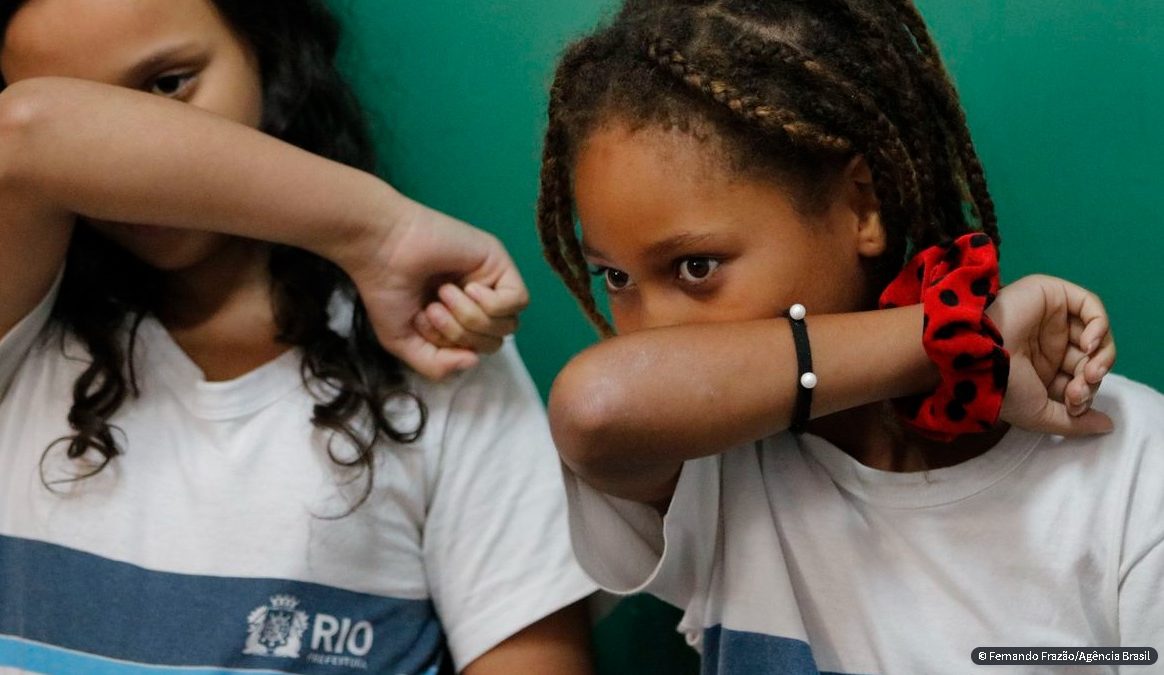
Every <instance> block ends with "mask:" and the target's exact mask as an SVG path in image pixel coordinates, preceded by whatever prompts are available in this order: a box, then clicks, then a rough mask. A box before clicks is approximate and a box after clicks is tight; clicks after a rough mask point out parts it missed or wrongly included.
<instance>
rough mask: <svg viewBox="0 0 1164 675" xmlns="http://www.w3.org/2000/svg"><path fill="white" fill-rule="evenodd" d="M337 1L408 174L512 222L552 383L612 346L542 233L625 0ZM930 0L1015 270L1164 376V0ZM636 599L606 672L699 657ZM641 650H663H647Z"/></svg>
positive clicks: (611, 630) (670, 665)
mask: <svg viewBox="0 0 1164 675" xmlns="http://www.w3.org/2000/svg"><path fill="white" fill-rule="evenodd" d="M334 4H335V6H336V7H337V9H338V10H339V12H340V14H341V16H342V17H343V18H344V19H345V20H346V21H347V23H348V25H349V28H350V31H351V35H350V37H351V39H350V41H349V44H348V46H347V51H346V54H345V59H346V63H347V64H348V72H349V73H350V75H351V76H352V79H353V81H354V82H355V84H356V85H357V88H358V90H359V92H360V93H361V96H362V98H363V99H364V100H365V102H366V103H367V105H368V107H369V108H370V109H371V111H372V113H373V115H374V119H375V123H376V126H377V128H376V132H377V138H378V140H379V143H380V146H381V152H382V157H383V160H384V165H385V167H386V168H387V172H388V174H389V175H390V177H391V179H392V180H393V182H394V183H396V185H397V186H398V187H400V188H401V189H402V190H404V191H405V192H407V193H408V194H410V195H412V196H413V197H416V198H418V199H420V200H422V201H425V202H427V203H429V204H431V205H432V206H435V207H437V208H440V209H443V210H446V211H448V212H450V213H452V214H454V215H456V216H458V217H461V218H464V219H466V220H468V221H470V222H473V223H475V224H477V225H479V226H481V227H483V228H486V229H488V230H490V231H492V232H494V233H496V234H498V235H499V236H500V237H501V238H502V239H503V240H504V241H505V243H506V244H507V246H509V248H510V250H511V251H512V252H513V253H514V256H515V258H516V259H517V261H518V263H519V265H520V266H521V268H522V269H523V271H524V273H525V276H526V280H527V282H528V283H529V285H530V288H531V290H532V292H533V298H534V301H533V304H532V306H531V308H530V310H529V311H528V312H527V314H526V315H525V316H524V317H523V323H522V329H521V332H520V334H519V336H518V341H519V344H520V346H521V348H522V351H523V353H524V355H525V358H526V362H527V364H528V365H529V368H530V370H531V371H532V373H533V375H534V379H535V380H536V381H537V382H538V385H539V387H541V389H542V392H543V393H545V392H546V391H547V389H548V387H549V384H550V382H551V381H552V379H553V376H554V374H555V373H556V372H557V371H558V369H559V368H560V367H561V366H562V364H564V363H565V362H566V360H567V359H568V358H569V357H570V355H572V354H574V353H576V352H577V351H579V350H580V349H582V348H583V347H585V346H586V345H587V344H589V343H590V342H591V341H592V340H593V332H592V331H591V329H590V328H589V327H588V326H587V325H586V324H585V323H584V322H583V321H582V319H581V318H580V317H579V314H578V312H577V311H576V310H575V308H574V305H573V302H572V301H571V300H570V299H569V297H568V296H567V294H566V293H565V291H563V290H562V289H561V288H560V284H559V283H558V282H557V281H556V279H555V278H554V277H553V276H552V274H551V272H550V271H549V268H548V267H547V266H546V265H545V263H543V262H542V259H541V256H540V253H539V250H538V244H537V241H536V236H535V233H534V225H533V219H534V216H533V213H534V202H535V199H536V196H537V172H538V157H539V143H540V135H541V132H542V128H543V125H544V106H545V101H546V90H547V88H548V85H549V79H550V73H551V67H552V63H553V60H554V58H555V56H556V55H557V54H558V53H559V51H560V50H561V48H562V46H563V45H564V44H565V42H566V41H567V40H568V39H569V38H570V36H573V35H576V34H578V33H580V32H581V31H583V30H585V29H587V28H588V27H590V26H592V25H594V23H595V22H596V21H597V20H598V19H599V17H601V16H603V15H605V14H608V13H609V12H610V10H611V8H613V7H614V6H615V3H614V2H611V1H610V0H604V1H602V2H589V1H587V0H574V1H567V0H505V1H500V0H474V1H472V2H466V0H425V1H424V2H402V1H400V0H335V1H334ZM919 5H920V7H921V9H922V11H923V13H924V14H925V15H926V17H927V19H928V20H929V22H930V25H931V27H932V29H933V33H934V35H935V37H936V39H937V40H938V42H939V43H940V45H941V47H942V49H943V52H944V55H945V57H946V60H947V63H948V64H949V66H950V68H951V70H952V72H953V73H954V76H955V79H956V80H957V83H958V86H959V89H960V91H961V92H962V95H963V101H964V104H965V107H966V109H967V113H968V116H969V118H970V121H971V126H972V127H973V131H974V135H975V139H976V142H977V144H978V147H979V150H980V153H981V154H982V156H983V160H984V162H985V164H986V169H987V174H988V177H989V180H990V183H991V186H992V189H993V193H994V195H995V198H996V201H997V203H998V211H999V215H1000V220H1001V223H1002V225H1001V227H1002V232H1003V237H1004V240H1005V243H1004V247H1003V269H1004V276H1006V277H1007V278H1009V279H1014V278H1016V277H1017V276H1020V275H1023V274H1027V273H1031V272H1047V273H1052V274H1058V275H1061V276H1065V277H1067V278H1070V279H1072V280H1074V281H1077V282H1079V283H1081V284H1083V285H1085V286H1087V287H1089V288H1092V289H1093V290H1095V291H1097V292H1098V293H1100V295H1101V296H1102V297H1103V298H1104V300H1105V302H1106V303H1107V305H1108V307H1109V309H1110V311H1111V314H1112V316H1113V320H1114V325H1115V330H1116V335H1117V337H1118V340H1119V347H1120V364H1119V366H1118V368H1117V370H1118V371H1119V372H1122V373H1124V374H1127V375H1129V376H1131V377H1133V378H1136V379H1139V380H1142V381H1145V382H1148V383H1150V384H1152V385H1153V386H1155V387H1156V388H1158V389H1164V359H1161V358H1159V357H1158V356H1157V354H1156V351H1157V348H1159V347H1160V346H1161V345H1164V322H1161V320H1160V319H1161V318H1162V316H1161V310H1160V298H1159V296H1160V294H1161V291H1162V290H1164V284H1162V283H1161V282H1160V281H1159V280H1158V277H1157V276H1156V272H1157V268H1158V266H1160V265H1161V263H1162V261H1161V258H1162V257H1164V255H1162V254H1164V238H1162V237H1161V235H1160V228H1161V227H1162V226H1164V218H1162V217H1161V211H1162V209H1161V206H1160V204H1161V201H1162V199H1164V194H1161V192H1162V189H1161V188H1162V187H1164V185H1162V180H1161V179H1162V177H1164V171H1162V170H1161V168H1160V162H1164V128H1162V127H1164V116H1162V114H1161V112H1160V111H1164V86H1162V85H1164V2H1161V1H1160V0H1099V1H1097V0H919ZM620 612H621V614H618V615H616V616H615V618H614V619H613V620H610V621H607V622H606V623H605V624H604V625H601V626H599V642H600V645H604V646H605V649H603V650H602V653H601V654H600V659H601V660H602V663H603V665H604V671H605V672H627V673H629V672H635V671H636V670H637V671H639V672H669V673H670V672H680V671H681V670H690V668H691V663H690V661H689V660H686V661H684V659H683V656H684V655H683V654H677V653H675V652H674V651H672V652H668V651H667V648H665V647H661V646H658V636H659V635H660V633H661V630H662V629H661V628H660V627H661V626H665V625H672V624H673V622H674V620H675V619H674V615H673V614H671V613H666V612H662V611H661V610H660V609H659V607H658V606H656V605H653V604H651V603H650V602H648V601H639V602H638V603H631V604H629V605H628V604H624V605H623V606H622V608H621V609H620ZM630 645H634V649H636V650H638V654H639V655H640V657H641V659H643V660H639V661H634V660H633V659H631V657H629V656H628V655H627V649H628V648H629V647H630ZM652 645H653V646H652ZM676 659H678V660H676ZM680 662H683V663H685V665H684V666H683V667H681V666H680ZM644 663H651V664H654V665H652V666H649V667H648V666H644V665H643V664H644Z"/></svg>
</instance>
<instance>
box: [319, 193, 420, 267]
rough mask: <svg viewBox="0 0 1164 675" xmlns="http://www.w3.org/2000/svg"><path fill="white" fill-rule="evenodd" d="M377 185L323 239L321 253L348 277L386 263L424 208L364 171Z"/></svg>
mask: <svg viewBox="0 0 1164 675" xmlns="http://www.w3.org/2000/svg"><path fill="white" fill-rule="evenodd" d="M365 175H366V176H367V179H368V180H370V181H375V183H376V185H374V186H372V189H370V190H369V195H370V197H369V199H368V200H367V201H366V202H364V203H363V204H361V205H359V206H358V207H356V208H354V209H353V212H352V213H351V214H349V216H348V217H347V218H345V219H343V221H342V222H341V224H340V226H339V227H337V228H335V229H334V230H333V231H332V232H331V233H329V234H330V235H331V236H328V237H324V238H322V239H321V241H320V244H319V248H318V249H317V250H315V252H316V253H318V254H319V255H321V256H323V257H325V258H327V259H328V260H331V261H332V262H334V263H335V264H336V265H338V266H339V267H340V268H341V269H343V270H344V271H345V272H347V273H348V275H349V276H351V277H353V278H355V277H357V276H358V275H359V274H360V272H361V270H363V269H365V268H367V267H368V266H369V265H370V264H383V261H385V260H388V259H390V258H391V256H392V253H393V252H394V251H395V250H396V249H398V248H399V245H398V242H399V241H400V239H401V238H402V235H403V233H404V232H406V231H407V230H408V229H409V228H410V227H411V226H412V224H413V223H414V222H415V221H416V219H417V213H418V212H419V211H420V210H421V209H423V207H422V206H421V205H420V204H419V203H417V202H416V201H414V200H412V199H409V198H408V197H406V196H404V195H403V194H401V193H400V192H398V191H397V190H395V189H394V188H393V187H392V186H390V185H388V184H387V183H385V182H384V181H382V180H380V179H379V178H376V177H375V176H372V175H370V174H365Z"/></svg>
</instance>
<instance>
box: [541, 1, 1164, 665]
mask: <svg viewBox="0 0 1164 675" xmlns="http://www.w3.org/2000/svg"><path fill="white" fill-rule="evenodd" d="M538 228H539V233H540V235H541V239H542V242H543V245H544V250H545V255H546V257H547V259H548V260H549V262H550V264H551V265H552V266H553V268H554V269H555V270H556V271H557V273H558V274H559V275H560V276H561V277H562V279H563V280H564V281H565V283H566V285H567V286H568V287H569V289H570V290H571V291H572V293H573V294H574V295H575V296H576V298H577V299H578V301H579V302H580V304H581V306H582V308H583V309H584V311H585V312H586V314H587V316H588V317H589V318H590V319H591V321H592V322H593V323H594V324H595V325H596V326H597V327H598V329H599V330H600V332H601V333H602V334H603V335H604V336H606V337H607V338H608V339H605V340H603V341H602V342H600V343H599V344H598V345H596V346H594V347H592V348H590V349H588V350H587V351H585V352H583V353H582V354H580V355H578V356H577V357H576V358H574V359H573V360H572V361H571V362H570V363H569V364H568V365H567V366H566V368H565V369H564V370H563V371H562V372H561V373H560V375H559V377H558V378H557V380H556V382H555V384H554V387H553V390H552V393H551V396H550V420H551V427H552V429H553V432H554V439H555V442H556V444H557V446H558V450H559V453H560V455H561V456H562V458H563V461H564V465H565V467H566V483H567V493H568V503H569V506H570V525H571V533H572V537H573V539H574V547H575V551H576V553H577V554H578V556H579V559H580V560H581V562H582V564H583V567H584V568H585V569H587V571H588V572H589V573H590V574H591V575H592V576H593V577H594V578H595V579H596V580H597V581H598V582H599V583H600V584H601V585H603V586H605V587H607V588H609V589H611V590H614V591H616V592H621V593H633V592H649V593H653V594H655V595H657V596H659V597H661V598H662V599H664V600H666V601H668V602H671V603H672V604H675V605H677V606H678V607H680V608H682V609H683V610H684V614H683V618H682V622H681V624H680V630H681V631H682V632H684V633H685V634H686V636H687V638H688V640H689V641H690V642H691V643H692V644H694V645H697V646H698V647H699V648H700V649H701V651H702V658H703V662H704V672H705V673H748V674H753V673H814V672H817V671H818V670H820V671H827V672H843V673H954V672H965V671H968V670H971V669H972V668H973V664H972V663H971V650H972V649H974V648H976V647H982V646H991V645H994V646H999V645H1024V644H1025V645H1064V646H1080V647H1083V646H1119V645H1127V646H1152V645H1155V646H1157V647H1159V646H1160V645H1162V644H1164V606H1162V605H1161V603H1159V602H1158V601H1157V599H1158V598H1159V597H1160V590H1161V583H1162V580H1164V544H1162V543H1161V542H1164V522H1162V521H1161V520H1160V518H1159V517H1158V515H1159V513H1161V512H1162V511H1164V481H1162V480H1161V478H1162V477H1164V428H1162V427H1161V424H1160V422H1159V420H1161V419H1164V398H1162V397H1161V396H1160V395H1159V394H1158V393H1156V392H1154V391H1152V390H1151V389H1149V388H1147V387H1144V386H1142V385H1139V384H1136V383H1133V382H1130V381H1128V380H1126V379H1122V378H1119V377H1116V376H1107V378H1106V380H1107V385H1106V387H1105V389H1104V392H1103V393H1102V394H1099V393H1098V386H1099V383H1100V382H1101V380H1104V378H1105V375H1106V374H1107V372H1108V371H1109V369H1110V368H1111V366H1112V364H1113V362H1114V358H1115V350H1114V344H1113V343H1112V341H1111V336H1110V333H1109V332H1108V328H1107V320H1106V316H1105V313H1104V310H1103V308H1102V305H1101V304H1100V303H1099V301H1098V299H1097V298H1095V297H1094V296H1093V295H1091V294H1090V293H1088V292H1086V291H1084V290H1083V289H1080V288H1078V287H1077V286H1074V285H1072V284H1070V283H1068V282H1065V281H1062V280H1059V279H1055V278H1051V277H1043V276H1034V277H1027V278H1024V279H1021V280H1019V281H1017V282H1015V283H1013V284H1010V285H1008V286H1006V287H1005V288H1000V286H999V283H998V275H997V257H996V255H997V254H996V246H997V245H998V243H999V237H998V229H997V223H996V218H995V212H994V207H993V204H992V202H991V198H990V194H989V192H988V190H987V186H986V180H985V178H984V174H983V169H982V166H981V163H980V161H979V159H978V156H977V154H976V153H975V150H974V145H973V143H972V142H971V139H970V134H969V131H968V129H967V125H966V120H965V118H964V115H963V113H962V109H961V107H960V104H959V102H958V98H957V95H956V93H955V91H954V88H953V86H952V85H951V84H950V80H949V77H948V75H947V73H946V72H945V69H944V67H943V65H942V63H941V60H940V58H939V55H938V52H937V48H936V47H935V45H934V42H933V40H932V39H931V37H930V36H929V33H928V31H927V30H926V27H925V25H924V23H923V21H922V18H921V16H920V14H919V13H918V11H917V10H916V8H915V7H914V6H913V4H912V3H911V2H910V1H909V0H814V1H811V2H810V1H808V0H714V1H712V0H707V1H702V2H701V1H697V0H691V1H685V2H684V1H678V0H670V1H662V0H629V1H628V2H626V4H625V5H624V7H623V8H622V10H621V12H620V13H619V14H618V15H617V17H616V18H614V19H613V21H612V22H611V23H610V24H609V25H607V26H605V27H602V28H600V29H598V30H597V31H595V32H594V33H593V34H591V35H588V36H586V37H585V38H583V39H581V40H580V41H578V42H577V43H575V44H573V45H572V46H571V47H570V48H569V49H568V50H567V51H566V53H565V55H564V56H563V58H562V60H561V62H560V63H559V66H558V69H557V73H556V76H555V80H554V83H553V87H552V89H551V93H550V105H549V126H548V129H547V131H546V139H545V149H544V156H543V167H542V178H541V195H540V202H539V213H538ZM907 261H908V262H907ZM591 275H593V276H595V277H597V279H598V281H599V282H600V283H601V284H602V285H603V286H604V287H605V291H606V296H607V298H608V300H609V309H610V315H611V316H612V318H613V326H612V325H610V324H609V323H608V322H607V319H606V317H605V316H604V315H603V313H602V312H601V311H600V310H599V308H598V304H597V303H596V301H595V298H594V296H593V294H592V292H591V279H590V276H591ZM879 307H880V308H881V310H880V311H875V310H878V308H879ZM805 308H807V315H806V313H805ZM919 337H920V339H919ZM790 429H792V430H793V431H792V432H790V431H789V430H790ZM1003 670H1004V671H1006V670H1007V669H1006V668H1003ZM1022 670H1023V669H1021V668H1020V669H1011V672H1022Z"/></svg>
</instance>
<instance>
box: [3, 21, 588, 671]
mask: <svg viewBox="0 0 1164 675" xmlns="http://www.w3.org/2000/svg"><path fill="white" fill-rule="evenodd" d="M339 37H340V36H339V26H338V24H337V22H336V21H335V19H334V18H333V17H332V16H331V14H330V13H329V11H328V10H327V6H326V4H325V3H324V2H323V1H322V0H213V2H212V1H211V0H3V1H2V2H0V75H2V81H0V89H2V91H0V672H3V673H11V672H14V671H15V672H28V671H31V672H49V673H92V672H101V673H140V672H144V671H146V670H148V671H149V672H179V671H180V672H188V671H189V670H190V669H194V670H197V671H198V672H210V671H213V672H216V673H217V672H242V671H247V672H253V671H263V672H284V673H308V672H310V673H320V672H328V673H356V672H360V673H404V672H407V673H431V674H433V675H435V674H436V673H447V672H453V671H454V670H455V671H457V672H465V673H471V674H481V673H513V672H521V671H523V670H526V671H532V672H555V673H585V672H588V671H589V667H588V662H587V657H586V653H587V649H588V640H587V633H586V618H585V612H584V610H583V609H582V608H581V607H580V606H579V604H578V601H579V600H580V598H582V597H584V596H586V595H588V594H589V593H590V592H591V591H592V589H593V584H592V582H591V581H590V580H589V579H587V578H586V577H585V575H584V574H583V573H582V571H581V570H580V569H579V567H578V565H577V563H576V561H575V560H574V558H573V556H572V554H571V552H570V546H569V542H568V541H567V538H566V534H565V504H564V501H565V500H564V496H563V495H562V494H561V487H560V476H559V474H558V468H557V461H556V457H555V456H554V453H553V450H552V441H551V438H550V434H549V428H548V425H547V424H546V420H545V414H544V410H543V409H542V406H541V402H540V400H539V398H538V395H537V392H536V391H535V389H534V387H533V384H532V382H531V381H530V379H529V376H528V374H527V373H526V372H525V370H524V367H523V365H522V364H521V361H520V358H519V356H518V355H517V352H516V350H515V348H514V347H513V345H512V343H511V342H509V341H508V340H506V337H507V336H508V335H509V334H510V333H512V332H513V331H514V330H515V328H516V315H517V313H518V312H519V311H520V310H521V309H522V308H523V307H524V306H525V303H526V300H527V294H526V289H525V287H524V285H523V283H522V281H521V278H520V275H519V274H518V272H517V269H516V267H515V266H514V264H513V262H512V260H511V259H510V257H509V255H508V254H507V252H506V251H505V249H504V248H503V247H502V246H501V245H500V243H499V242H498V241H497V240H496V239H495V238H494V237H492V236H490V235H488V234H486V233H483V232H480V231H478V230H476V229H474V228H472V227H469V226H468V225H466V224H464V223H461V222H459V221H457V220H454V219H453V218H450V217H448V216H445V215H443V214H440V213H437V212H435V211H432V210H431V209H428V208H426V207H424V206H422V205H420V204H418V203H416V202H414V201H412V200H410V199H408V198H406V197H404V196H403V195H401V194H399V193H398V192H396V191H395V190H394V189H393V188H392V187H391V186H389V185H388V184H387V183H385V182H384V181H382V180H380V179H379V178H377V177H376V176H375V175H373V174H371V173H370V171H371V170H372V169H373V168H374V158H373V156H372V151H371V149H372V146H371V141H370V138H369V136H368V134H367V133H366V130H365V128H364V124H363V119H362V115H361V113H360V111H359V109H358V107H357V103H356V101H355V98H354V96H353V95H352V94H351V92H350V91H349V90H348V88H347V86H346V84H345V83H344V82H343V80H342V79H341V77H340V75H339V73H338V71H337V70H336V67H335V65H334V57H335V54H336V49H337V46H338V43H339ZM438 298H439V299H440V302H439V303H438V302H437V299H438ZM430 303H431V304H430ZM474 366H475V367H474ZM441 378H443V380H442V381H435V380H437V379H441Z"/></svg>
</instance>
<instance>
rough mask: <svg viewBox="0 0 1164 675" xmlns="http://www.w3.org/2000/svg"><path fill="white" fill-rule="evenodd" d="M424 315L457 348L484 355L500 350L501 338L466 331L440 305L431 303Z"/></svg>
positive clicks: (445, 308) (446, 309) (451, 314)
mask: <svg viewBox="0 0 1164 675" xmlns="http://www.w3.org/2000/svg"><path fill="white" fill-rule="evenodd" d="M424 314H425V316H426V317H428V320H429V321H430V322H432V325H433V327H434V328H436V329H437V331H438V332H439V333H440V334H441V335H443V336H445V338H446V339H447V340H449V341H450V342H452V343H453V344H454V345H456V346H458V347H461V348H463V349H472V350H473V351H475V352H479V353H484V354H492V353H493V352H495V351H497V350H499V349H501V345H502V340H501V338H499V337H494V336H492V335H481V334H480V333H474V332H473V331H470V330H468V329H466V328H465V327H464V326H462V325H461V323H460V322H459V321H457V319H456V317H454V316H453V313H452V312H450V311H449V308H448V307H445V306H444V305H443V304H442V303H439V302H434V303H432V304H431V305H429V306H428V307H427V308H426V309H425V310H424Z"/></svg>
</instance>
